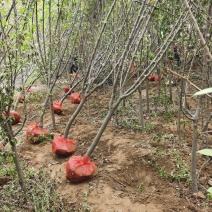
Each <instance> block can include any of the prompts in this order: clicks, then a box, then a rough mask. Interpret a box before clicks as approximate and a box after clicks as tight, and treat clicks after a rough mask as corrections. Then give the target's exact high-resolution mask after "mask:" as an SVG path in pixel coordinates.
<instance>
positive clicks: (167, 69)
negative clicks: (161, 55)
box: [166, 67, 212, 98]
mask: <svg viewBox="0 0 212 212" xmlns="http://www.w3.org/2000/svg"><path fill="white" fill-rule="evenodd" d="M166 71H167V72H168V73H169V72H170V73H172V74H174V75H176V76H178V77H180V78H182V79H184V80H186V81H187V82H188V83H189V84H191V85H192V86H193V87H195V88H196V89H197V90H199V91H201V90H202V89H201V88H199V87H198V86H196V85H195V84H194V83H193V82H191V81H190V80H189V79H188V78H186V77H184V76H182V75H180V74H178V73H176V72H174V71H172V70H170V69H169V68H168V67H166ZM206 95H207V96H208V97H210V98H212V96H211V95H209V94H206Z"/></svg>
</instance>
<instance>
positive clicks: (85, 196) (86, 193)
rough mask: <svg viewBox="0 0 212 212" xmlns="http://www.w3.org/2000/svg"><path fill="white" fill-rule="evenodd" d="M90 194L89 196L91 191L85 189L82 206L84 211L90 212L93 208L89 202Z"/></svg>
mask: <svg viewBox="0 0 212 212" xmlns="http://www.w3.org/2000/svg"><path fill="white" fill-rule="evenodd" d="M88 196H89V193H88V192H87V191H85V192H84V193H83V197H84V203H83V205H82V208H81V210H80V211H83V212H89V211H91V210H92V208H91V206H90V205H89V203H88Z"/></svg>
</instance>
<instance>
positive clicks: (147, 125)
mask: <svg viewBox="0 0 212 212" xmlns="http://www.w3.org/2000/svg"><path fill="white" fill-rule="evenodd" d="M155 127H156V126H155V124H152V123H151V122H146V123H145V130H146V131H147V132H148V133H151V132H152V131H153V130H154V129H155Z"/></svg>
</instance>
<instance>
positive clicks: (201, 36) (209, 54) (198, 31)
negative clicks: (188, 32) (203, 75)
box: [184, 0, 212, 61]
mask: <svg viewBox="0 0 212 212" xmlns="http://www.w3.org/2000/svg"><path fill="white" fill-rule="evenodd" d="M184 2H185V5H186V8H187V10H188V12H189V14H190V16H191V19H192V21H193V22H194V27H195V29H196V31H197V33H198V34H199V37H200V40H201V42H202V44H203V46H204V48H205V50H206V52H207V54H208V57H209V59H210V61H212V55H211V53H210V50H209V48H208V46H207V43H206V41H205V39H204V37H203V35H202V33H201V31H200V29H199V26H198V23H197V20H196V19H195V17H194V15H193V13H192V11H191V8H190V7H189V4H188V1H187V0H184Z"/></svg>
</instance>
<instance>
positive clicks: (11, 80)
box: [0, 1, 33, 194]
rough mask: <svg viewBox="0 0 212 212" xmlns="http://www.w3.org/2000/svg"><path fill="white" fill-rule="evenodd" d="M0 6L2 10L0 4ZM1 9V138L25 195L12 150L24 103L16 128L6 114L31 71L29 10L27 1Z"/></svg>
mask: <svg viewBox="0 0 212 212" xmlns="http://www.w3.org/2000/svg"><path fill="white" fill-rule="evenodd" d="M1 6H2V7H4V5H1ZM4 9H5V10H1V12H0V31H1V34H0V52H1V58H0V61H1V63H0V70H1V71H0V78H1V90H0V98H1V101H0V102H1V103H0V119H1V120H0V129H1V136H2V137H3V138H4V145H6V144H7V143H10V145H11V148H12V152H13V158H14V163H15V167H16V171H17V173H18V178H19V183H20V186H21V188H22V190H23V191H24V192H25V194H26V193H27V189H26V184H25V181H24V177H23V173H22V169H21V164H20V160H19V156H18V153H17V149H16V144H17V139H16V136H17V135H18V134H19V133H20V131H21V130H22V128H23V126H24V123H25V120H26V104H25V103H24V109H23V114H25V118H24V121H23V123H22V124H21V125H20V126H19V127H16V128H14V127H12V124H13V118H12V117H11V116H10V115H11V111H12V110H13V108H14V109H15V110H16V109H17V104H15V105H14V103H15V102H14V98H15V90H16V89H17V88H22V91H24V89H23V87H24V86H25V84H26V83H27V81H28V79H29V78H28V77H29V75H30V74H29V75H26V74H24V73H25V72H29V73H32V72H33V68H32V67H33V63H32V61H29V60H28V58H27V54H30V52H32V49H31V48H30V45H29V37H30V34H28V33H27V32H25V28H26V26H27V25H28V18H29V17H30V13H31V11H32V9H33V8H32V2H31V1H29V2H28V3H27V4H21V3H20V2H19V3H17V2H16V1H12V5H11V7H10V9H9V11H8V10H7V5H6V6H5V7H4ZM7 11H8V13H7ZM11 26H12V27H11ZM23 34H24V35H25V36H23ZM30 70H31V71H30ZM15 118H16V117H15Z"/></svg>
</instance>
